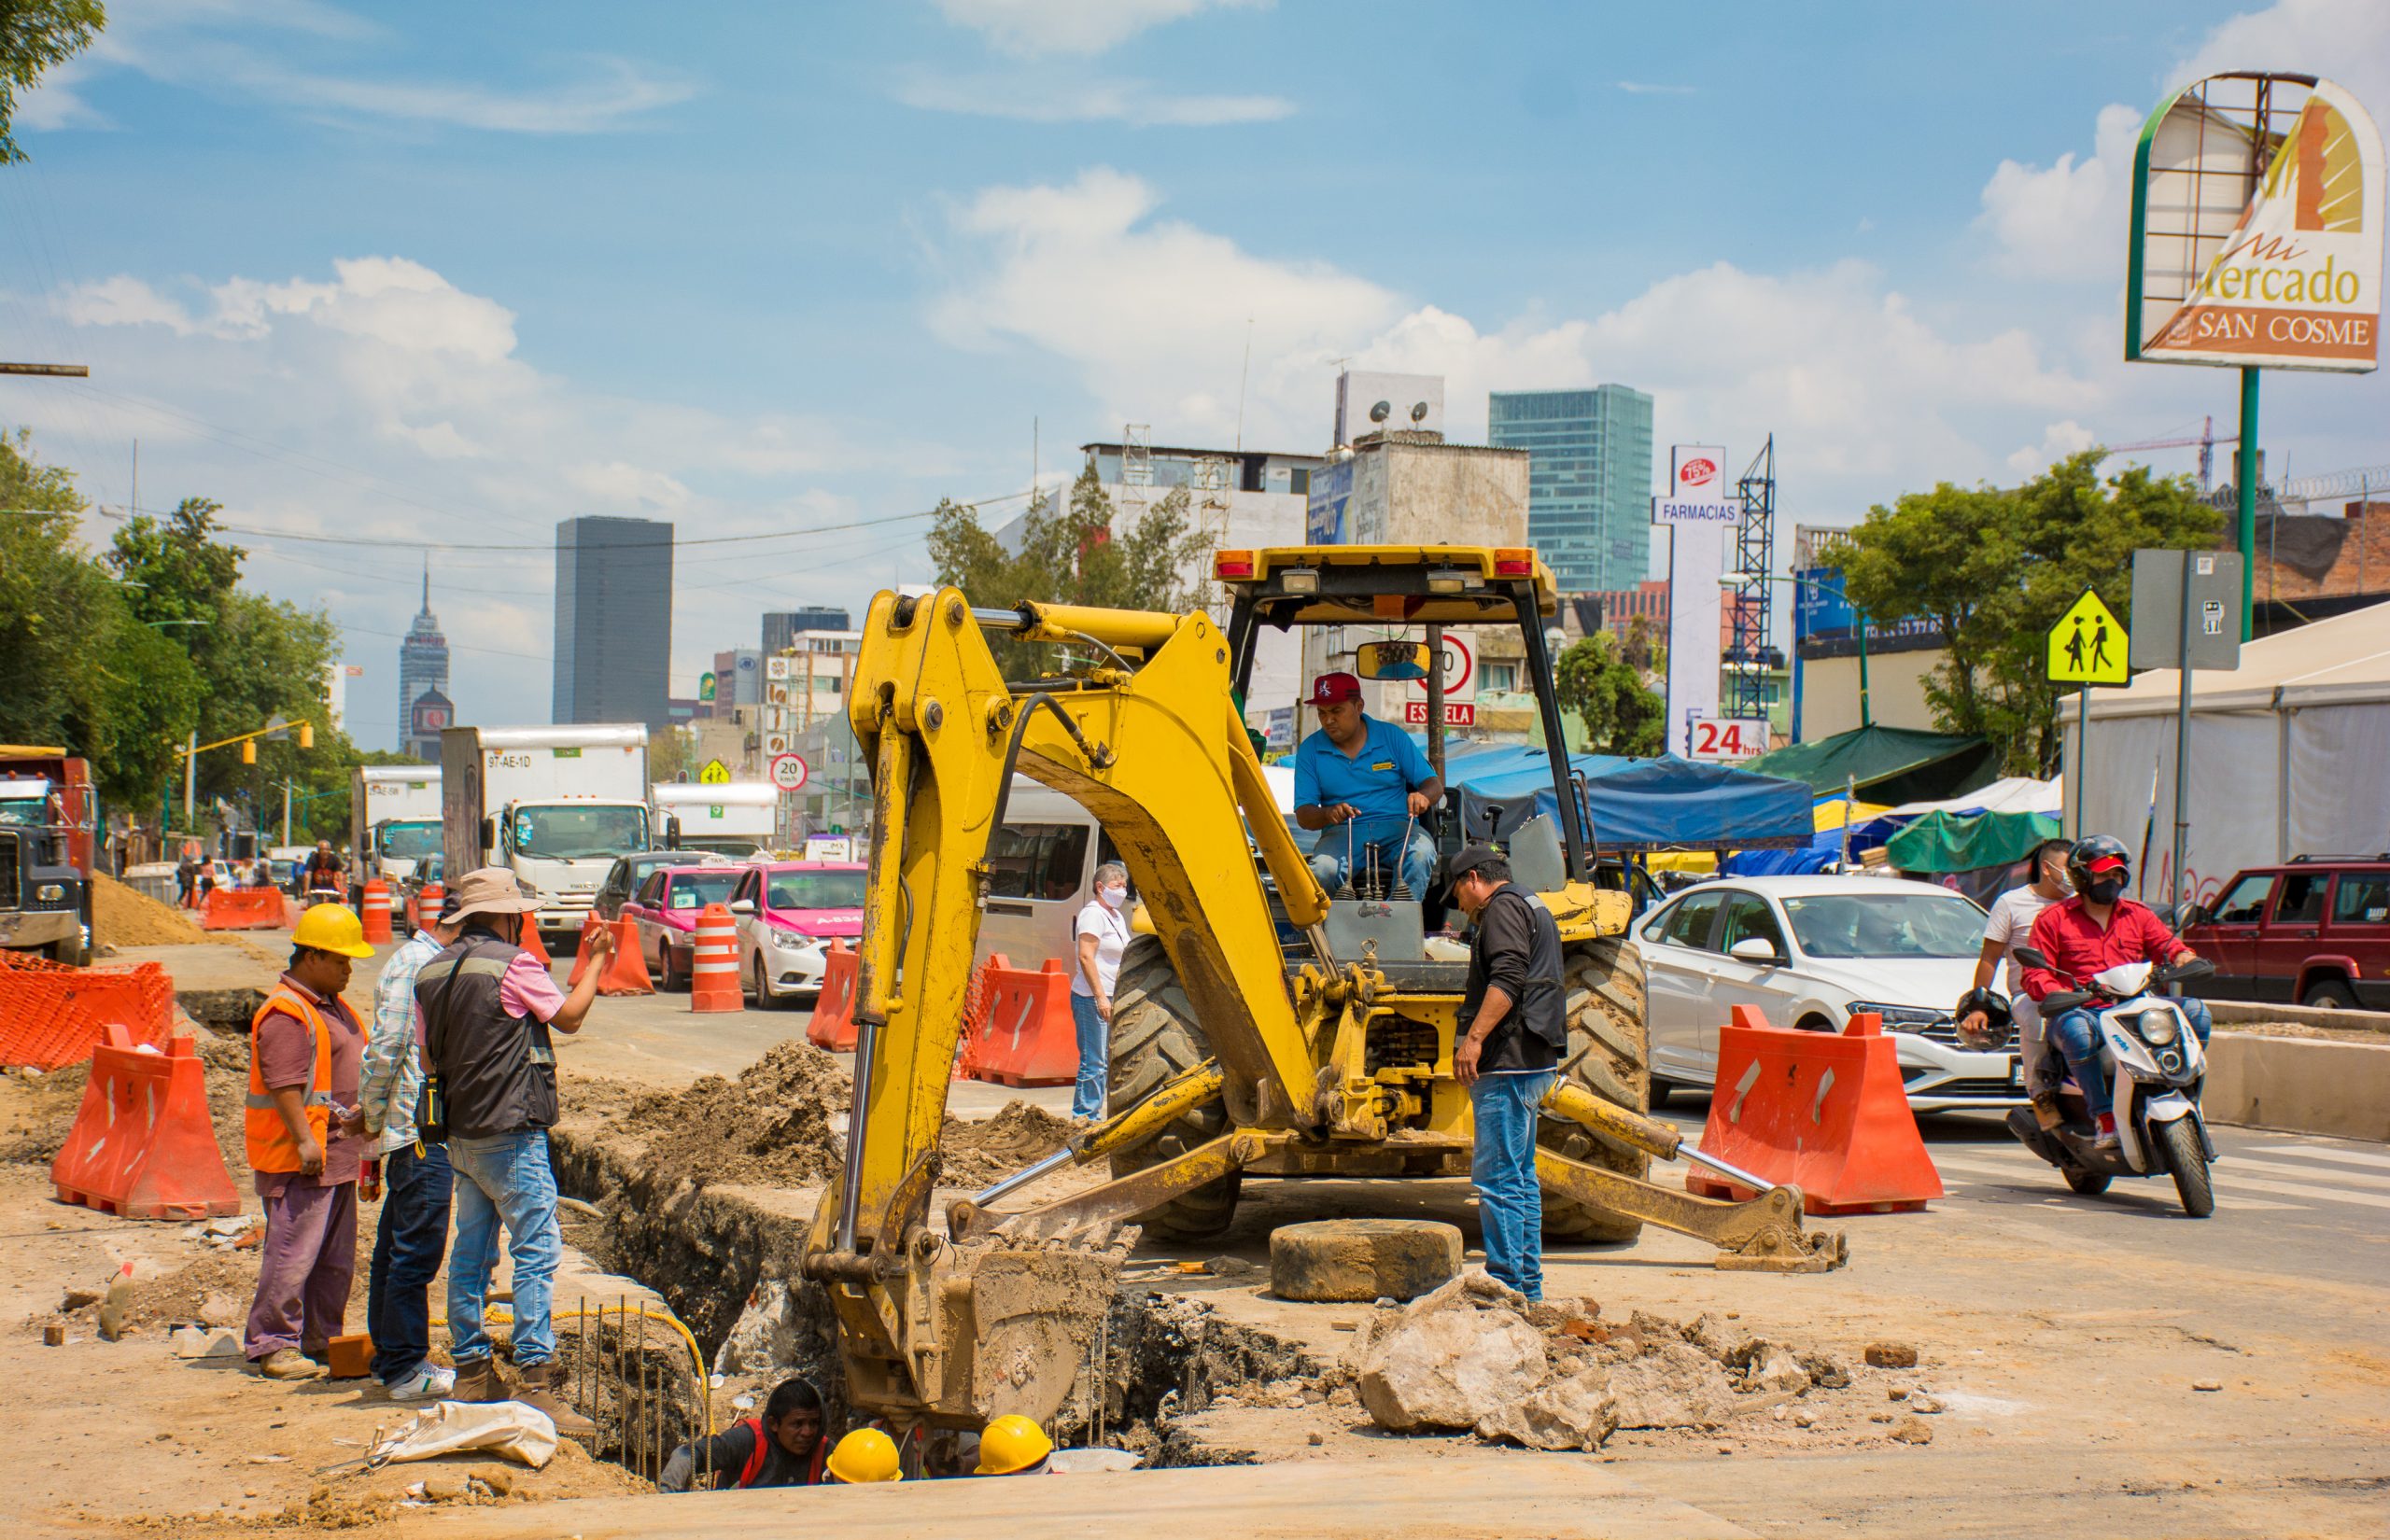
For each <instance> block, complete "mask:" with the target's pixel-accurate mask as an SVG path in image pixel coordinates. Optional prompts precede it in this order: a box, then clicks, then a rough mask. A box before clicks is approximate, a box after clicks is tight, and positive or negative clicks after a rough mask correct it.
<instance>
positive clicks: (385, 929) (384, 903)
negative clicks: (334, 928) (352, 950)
mask: <svg viewBox="0 0 2390 1540" xmlns="http://www.w3.org/2000/svg"><path fill="white" fill-rule="evenodd" d="M357 919H358V923H359V924H360V925H362V926H364V927H365V939H366V940H367V941H368V942H384V941H387V940H389V939H390V885H389V884H388V883H387V882H384V881H383V880H382V879H381V878H380V877H367V878H366V879H365V897H364V900H363V902H362V903H361V904H360V905H359V914H358V917H357Z"/></svg>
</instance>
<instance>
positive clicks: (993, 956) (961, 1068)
mask: <svg viewBox="0 0 2390 1540" xmlns="http://www.w3.org/2000/svg"><path fill="white" fill-rule="evenodd" d="M1011 966H1012V959H1010V958H1007V957H1005V955H1004V954H1003V953H1002V952H991V953H989V954H988V956H987V959H986V960H985V961H983V962H981V963H980V964H979V966H977V968H974V969H972V970H971V987H970V989H969V990H968V991H966V992H965V993H964V995H963V1032H962V1037H961V1040H960V1042H959V1043H957V1044H956V1047H955V1054H954V1074H953V1076H952V1078H954V1079H956V1080H977V1078H978V1076H979V1038H980V1035H981V1033H982V1032H983V1030H984V1029H986V1027H987V1025H988V1012H989V1010H990V1008H991V1007H992V1006H993V1005H994V1004H995V1002H996V994H995V978H994V974H995V971H996V970H997V969H999V968H1010V967H1011Z"/></svg>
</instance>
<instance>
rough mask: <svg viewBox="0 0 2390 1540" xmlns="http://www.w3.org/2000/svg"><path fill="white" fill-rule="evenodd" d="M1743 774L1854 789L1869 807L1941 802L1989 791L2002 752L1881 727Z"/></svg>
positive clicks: (1764, 761)
mask: <svg viewBox="0 0 2390 1540" xmlns="http://www.w3.org/2000/svg"><path fill="white" fill-rule="evenodd" d="M1743 768H1744V769H1746V770H1756V771H1758V772H1759V773H1760V774H1761V775H1763V776H1781V777H1784V778H1785V779H1787V780H1797V781H1805V782H1807V784H1808V786H1809V789H1810V790H1811V791H1817V792H1820V793H1827V792H1834V791H1842V790H1843V789H1844V788H1845V787H1847V786H1848V787H1854V788H1855V789H1856V790H1857V791H1858V792H1859V794H1860V795H1861V796H1862V797H1863V798H1864V799H1865V800H1866V801H1868V802H1879V803H1884V804H1886V805H1894V804H1899V803H1904V802H1940V801H1942V800H1943V799H1945V798H1947V797H1955V796H1958V795H1960V794H1961V793H1963V792H1967V791H1974V790H1975V789H1976V788H1977V787H1979V786H1989V785H1990V784H1991V783H1992V781H1993V780H1994V779H1995V778H1997V777H1998V776H1999V774H2000V765H1999V761H1998V755H1997V752H1996V751H1995V750H1994V749H1993V748H1992V746H1991V745H1990V744H1989V743H1986V742H1985V741H1984V740H1983V739H1981V738H1972V737H1961V736H1959V735H1956V734H1951V733H1924V732H1919V731H1918V730H1917V729H1915V728H1908V727H1886V726H1883V725H1882V724H1881V723H1878V724H1877V725H1875V726H1872V727H1854V728H1852V729H1851V730H1850V731H1849V732H1848V733H1836V734H1835V735H1834V736H1833V737H1830V738H1820V739H1818V740H1817V741H1816V742H1815V743H1796V744H1793V746H1792V747H1790V748H1787V749H1777V750H1776V751H1775V752H1774V753H1769V754H1762V755H1761V756H1760V757H1759V758H1757V759H1755V760H1752V761H1750V762H1749V763H1746V764H1745V765H1744V766H1743Z"/></svg>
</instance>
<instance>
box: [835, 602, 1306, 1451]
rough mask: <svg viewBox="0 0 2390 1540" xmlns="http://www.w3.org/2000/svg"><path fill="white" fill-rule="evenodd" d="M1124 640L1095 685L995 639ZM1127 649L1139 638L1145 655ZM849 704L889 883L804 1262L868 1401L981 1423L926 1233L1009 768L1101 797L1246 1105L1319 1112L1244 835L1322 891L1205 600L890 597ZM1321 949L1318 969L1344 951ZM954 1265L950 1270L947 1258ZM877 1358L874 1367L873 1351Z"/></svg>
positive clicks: (869, 909) (950, 1277)
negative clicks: (1139, 606)
mask: <svg viewBox="0 0 2390 1540" xmlns="http://www.w3.org/2000/svg"><path fill="white" fill-rule="evenodd" d="M991 629H995V630H1002V631H1005V632H1009V633H1011V634H1013V635H1017V636H1020V637H1027V638H1029V639H1033V640H1052V641H1070V642H1073V643H1076V644H1078V645H1080V646H1081V647H1082V648H1083V649H1085V648H1090V647H1091V648H1092V649H1093V650H1095V651H1103V652H1105V653H1108V654H1110V655H1111V658H1110V662H1111V664H1112V666H1102V667H1098V668H1096V669H1095V670H1094V671H1093V672H1092V673H1090V675H1088V676H1087V677H1085V678H1080V679H1041V680H1038V681H1036V682H1034V683H1033V684H1024V685H1018V686H1016V685H1011V684H1008V683H1006V681H1005V679H1004V678H1003V677H1002V674H1001V673H1000V671H999V669H998V667H997V665H996V661H995V658H994V655H993V653H992V652H991V651H990V649H989V646H988V642H987V638H986V635H985V633H986V631H988V630H991ZM1123 653H1134V654H1139V655H1141V656H1142V660H1143V661H1142V663H1141V664H1140V665H1138V666H1136V667H1135V668H1134V669H1132V668H1131V667H1129V666H1128V665H1127V663H1126V661H1125V660H1124V659H1123V658H1122V656H1121V654H1123ZM848 716H849V721H850V723H851V726H852V727H853V729H854V733H855V736H856V738H857V739H858V740H859V743H860V745H861V749H862V752H863V753H864V754H865V756H867V758H868V760H869V763H871V764H872V766H873V773H872V783H873V815H874V816H873V822H872V834H871V840H872V844H871V862H870V866H871V869H870V875H869V878H868V885H867V889H866V896H865V906H864V922H863V934H862V937H861V938H860V943H859V945H858V948H857V953H858V955H857V963H856V996H855V1007H854V1015H855V1022H856V1031H857V1040H856V1058H855V1082H854V1102H853V1108H852V1112H851V1118H850V1123H849V1133H848V1150H847V1164H846V1167H845V1169H844V1171H843V1173H842V1175H841V1176H840V1178H839V1179H838V1182H837V1186H836V1188H835V1189H834V1190H833V1191H832V1192H831V1193H829V1194H828V1195H826V1196H825V1197H824V1200H823V1202H822V1209H821V1211H820V1212H819V1213H818V1214H817V1216H816V1219H815V1222H814V1227H813V1231H812V1234H811V1238H810V1240H809V1244H808V1258H807V1271H808V1274H809V1275H810V1276H812V1277H815V1278H817V1279H819V1280H821V1281H824V1282H825V1283H828V1284H830V1285H831V1293H832V1298H833V1303H834V1305H835V1307H836V1308H837V1310H838V1312H839V1315H840V1318H841V1325H842V1327H843V1328H844V1329H845V1333H846V1341H847V1347H848V1351H849V1358H850V1369H851V1379H853V1380H854V1381H855V1383H854V1384H853V1386H852V1387H851V1388H852V1389H853V1391H854V1392H855V1393H856V1394H857V1398H858V1399H859V1400H863V1401H865V1402H866V1404H872V1405H875V1406H877V1407H879V1409H882V1410H887V1411H891V1412H895V1413H898V1414H899V1415H902V1414H904V1413H905V1412H906V1411H907V1410H908V1409H909V1410H911V1411H913V1412H915V1413H916V1414H918V1415H926V1416H939V1417H945V1418H949V1419H958V1420H962V1419H967V1418H968V1417H970V1416H972V1415H975V1414H977V1415H984V1414H986V1413H987V1411H988V1409H989V1403H988V1399H987V1396H986V1395H985V1394H984V1393H983V1392H984V1390H985V1387H984V1386H982V1387H980V1388H979V1390H977V1391H975V1390H974V1389H973V1388H972V1386H971V1385H970V1383H969V1381H970V1380H971V1379H973V1378H974V1374H973V1372H972V1371H971V1370H970V1369H968V1368H967V1367H965V1366H964V1365H963V1360H964V1359H965V1358H966V1357H968V1356H969V1355H971V1354H973V1353H974V1352H975V1351H976V1352H977V1355H978V1356H979V1357H980V1358H982V1359H984V1358H986V1356H987V1355H988V1351H989V1348H988V1343H987V1341H986V1340H985V1338H986V1337H987V1336H988V1328H989V1324H990V1323H988V1322H986V1321H985V1320H981V1321H979V1322H978V1323H977V1325H976V1326H975V1327H974V1328H973V1331H974V1336H975V1337H977V1338H979V1340H977V1342H976V1343H975V1342H974V1341H969V1340H954V1339H953V1338H955V1337H959V1336H961V1328H960V1326H959V1324H958V1323H960V1322H962V1321H963V1314H964V1312H963V1311H962V1310H961V1309H959V1308H958V1300H959V1297H960V1296H959V1295H958V1293H957V1291H967V1290H968V1289H969V1288H970V1286H971V1285H970V1283H969V1281H968V1280H967V1279H964V1278H963V1277H961V1276H960V1275H959V1274H957V1273H955V1272H953V1271H952V1270H951V1269H950V1266H949V1259H945V1258H944V1257H943V1253H944V1252H945V1251H947V1250H948V1249H949V1247H948V1243H947V1242H945V1241H942V1240H939V1239H935V1237H933V1236H931V1234H930V1232H929V1231H928V1229H927V1228H926V1225H925V1221H926V1219H927V1217H928V1211H929V1202H930V1191H931V1188H932V1186H933V1185H934V1183H935V1178H936V1158H937V1138H938V1133H939V1130H940V1128H941V1127H942V1126H943V1124H944V1120H945V1114H946V1098H947V1087H948V1085H949V1078H950V1076H951V1073H952V1071H953V1066H954V1060H955V1054H956V1049H957V1045H958V1041H959V1038H960V1034H961V1032H962V1029H963V1010H964V998H965V993H966V990H967V988H968V986H969V983H970V976H971V971H972V961H973V949H974V945H975V944H976V941H977V934H978V924H979V913H980V909H979V906H980V903H982V901H983V900H984V898H985V895H986V887H987V883H988V879H989V876H990V871H989V866H988V861H987V855H988V850H989V847H990V840H991V835H992V834H993V833H994V832H995V830H996V829H997V827H998V826H999V825H1000V824H1001V822H1002V809H1003V805H1004V800H1005V789H1006V788H1007V787H1008V786H1009V784H1010V781H1011V777H1012V775H1013V773H1014V772H1016V771H1018V772H1019V774H1022V775H1026V776H1028V777H1031V778H1033V779H1034V780H1037V781H1039V782H1042V783H1043V784H1045V785H1047V786H1049V787H1051V788H1053V789H1054V790H1056V791H1061V792H1063V793H1064V794H1066V795H1068V796H1070V797H1072V798H1073V799H1075V800H1076V801H1077V802H1078V803H1080V804H1081V805H1084V806H1085V807H1087V808H1088V809H1089V811H1090V812H1092V813H1093V814H1094V815H1095V816H1096V817H1097V818H1098V819H1100V820H1101V821H1102V823H1103V825H1104V831H1105V833H1107V834H1109V835H1110V836H1111V838H1112V840H1113V842H1114V843H1115V845H1117V846H1118V848H1119V851H1120V855H1121V859H1122V861H1124V862H1125V863H1126V865H1127V866H1128V868H1129V873H1130V875H1131V876H1132V879H1133V880H1134V881H1135V883H1136V885H1137V888H1138V889H1139V891H1140V892H1141V894H1143V895H1144V898H1145V901H1146V909H1147V913H1148V914H1149V915H1150V917H1151V918H1152V921H1153V925H1154V929H1155V931H1157V933H1158V934H1159V936H1160V940H1161V942H1162V945H1163V946H1164V947H1165V948H1166V949H1167V950H1168V952H1169V953H1170V956H1171V959H1172V961H1173V962H1174V964H1175V965H1176V967H1177V971H1178V976H1179V978H1180V980H1181V981H1182V982H1183V984H1184V987H1185V988H1186V990H1187V993H1188V997H1189V999H1190V1000H1191V1001H1192V1002H1193V1004H1194V1006H1195V1010H1196V1012H1197V1014H1198V1015H1199V1016H1200V1017H1201V1019H1202V1020H1203V1021H1204V1022H1205V1023H1206V1024H1207V1025H1208V1026H1209V1027H1210V1028H1211V1029H1212V1037H1213V1042H1214V1044H1215V1045H1216V1051H1217V1053H1218V1056H1219V1058H1220V1060H1221V1063H1222V1066H1223V1068H1224V1069H1225V1071H1227V1074H1226V1084H1227V1085H1230V1086H1231V1087H1242V1088H1244V1089H1240V1090H1235V1091H1232V1092H1231V1093H1230V1094H1231V1095H1232V1096H1234V1097H1236V1098H1237V1099H1240V1100H1244V1101H1248V1102H1250V1103H1251V1104H1250V1105H1244V1106H1239V1107H1235V1108H1234V1109H1233V1110H1235V1111H1236V1112H1237V1113H1238V1114H1239V1116H1240V1118H1243V1119H1247V1120H1249V1119H1251V1118H1252V1117H1253V1116H1255V1115H1257V1114H1258V1113H1260V1112H1262V1111H1264V1110H1265V1109H1266V1110H1267V1111H1269V1112H1272V1113H1276V1114H1277V1117H1278V1119H1279V1120H1280V1121H1281V1122H1282V1123H1284V1124H1286V1126H1291V1127H1301V1126H1303V1125H1304V1124H1305V1123H1306V1122H1307V1121H1308V1119H1309V1117H1310V1115H1311V1114H1310V1113H1309V1111H1308V1110H1309V1109H1310V1108H1312V1106H1313V1105H1314V1102H1315V1086H1314V1078H1315V1068H1314V1066H1315V1054H1314V1052H1313V1049H1312V1046H1311V1044H1310V1043H1308V1041H1307V1040H1306V1039H1305V1037H1304V1034H1303V1029H1302V1028H1301V1026H1300V1024H1299V1021H1298V1017H1297V1015H1296V1012H1295V1009H1294V1006H1293V1004H1292V1003H1291V1001H1289V999H1288V997H1287V993H1286V979H1285V973H1284V967H1283V964H1282V962H1281V958H1280V951H1279V945H1278V940H1277V932H1276V928H1275V925H1274V923H1273V921H1272V917H1271V913H1270V909H1269V904H1268V901H1267V898H1266V895H1265V894H1264V892H1263V890H1262V887H1261V884H1260V881H1259V879H1258V876H1257V875H1256V873H1255V870H1254V864H1253V859H1252V857H1251V855H1250V854H1249V853H1248V850H1247V846H1246V833H1247V830H1248V828H1249V829H1250V831H1251V833H1252V835H1253V837H1254V839H1255V842H1256V843H1257V844H1258V847H1259V849H1260V851H1261V855H1262V860H1263V862H1264V864H1265V865H1266V866H1267V867H1268V869H1269V870H1270V872H1271V874H1272V876H1273V877H1274V878H1275V879H1276V881H1277V884H1278V887H1279V891H1280V895H1281V897H1282V899H1283V901H1284V903H1285V904H1286V910H1287V913H1288V915H1289V917H1291V918H1292V919H1293V921H1294V923H1295V924H1296V925H1298V926H1300V927H1302V928H1304V929H1306V930H1309V931H1312V933H1313V934H1314V936H1315V938H1316V936H1317V929H1316V927H1317V924H1318V921H1319V920H1320V918H1321V917H1323V916H1324V915H1325V913H1326V908H1327V900H1326V895H1325V894H1324V893H1322V892H1321V891H1320V889H1319V887H1318V884H1317V882H1316V881H1315V879H1314V877H1313V876H1312V874H1311V870H1310V867H1309V865H1308V864H1307V863H1306V862H1305V861H1304V860H1303V859H1302V857H1301V856H1300V853H1299V852H1298V851H1297V850H1296V848H1295V846H1294V842H1293V840H1292V838H1291V837H1290V836H1289V835H1288V834H1287V833H1286V826H1285V824H1284V822H1283V821H1282V820H1281V819H1280V816H1279V813H1278V810H1277V806H1276V805H1275V803H1274V801H1273V800H1272V797H1271V796H1270V793H1269V789H1268V785H1267V783H1266V781H1265V780H1264V778H1263V777H1262V775H1261V769H1260V765H1259V763H1258V761H1257V760H1256V759H1255V758H1254V754H1253V749H1252V746H1251V744H1250V743H1249V741H1248V740H1247V738H1246V736H1245V734H1244V723H1243V722H1242V721H1240V720H1239V719H1238V716H1237V713H1236V710H1235V707H1234V704H1233V698H1232V696H1231V694H1230V670H1229V655H1228V645H1227V641H1226V639H1225V638H1224V637H1222V636H1221V634H1220V632H1219V628H1218V627H1217V626H1216V625H1215V624H1214V623H1212V621H1211V620H1210V618H1209V617H1208V616H1206V615H1204V614H1202V613H1201V612H1197V613H1193V614H1188V615H1185V616H1173V615H1160V614H1148V613H1143V612H1138V611H1131V610H1106V609H1075V608H1063V607H1047V606H1025V607H1023V608H1022V609H1020V610H1018V611H1014V610H985V609H982V610H976V611H975V610H974V609H972V608H971V606H970V604H969V602H968V600H966V599H965V598H964V596H963V595H962V594H961V593H960V592H958V591H956V590H953V589H948V590H944V591H942V592H940V593H938V594H936V595H933V596H931V597H928V598H918V597H900V596H898V595H893V594H887V593H883V594H881V595H879V596H878V597H877V598H875V599H874V600H873V601H872V606H871V609H870V612H869V615H868V616H867V618H866V619H865V623H864V629H863V641H862V647H861V651H860V652H859V654H858V656H857V659H856V665H855V673H854V679H853V687H852V693H851V695H850V697H849V700H848ZM1327 960H1329V959H1326V958H1325V957H1324V956H1323V961H1327ZM942 1267H945V1268H948V1270H945V1271H941V1268H942ZM859 1356H860V1357H861V1358H862V1359H865V1360H869V1361H870V1362H871V1363H872V1364H874V1365H877V1368H876V1369H874V1370H871V1371H869V1372H852V1371H856V1370H857V1359H858V1357H859Z"/></svg>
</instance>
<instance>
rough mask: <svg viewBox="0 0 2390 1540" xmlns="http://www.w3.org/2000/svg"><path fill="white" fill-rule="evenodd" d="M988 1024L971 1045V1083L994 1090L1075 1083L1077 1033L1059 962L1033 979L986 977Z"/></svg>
mask: <svg viewBox="0 0 2390 1540" xmlns="http://www.w3.org/2000/svg"><path fill="white" fill-rule="evenodd" d="M988 981H989V987H988V991H987V993H988V1018H987V1020H986V1021H985V1022H984V1023H982V1024H981V1026H980V1028H979V1031H978V1035H977V1037H976V1038H975V1039H974V1040H973V1041H974V1042H975V1043H977V1056H976V1057H977V1064H976V1066H975V1067H974V1068H973V1070H972V1071H971V1074H972V1078H973V1079H975V1080H987V1081H993V1082H995V1083H996V1084H997V1085H1070V1084H1071V1083H1072V1082H1073V1081H1075V1080H1076V1079H1077V1078H1078V1073H1079V1044H1078V1029H1077V1027H1076V1024H1075V1023H1074V1022H1073V1021H1072V1019H1071V975H1070V971H1069V969H1068V968H1067V967H1066V966H1065V965H1064V963H1063V962H1062V959H1060V958H1047V959H1046V966H1045V967H1043V968H1041V969H1039V970H1038V971H1037V972H1036V973H1025V972H1023V971H1021V970H1019V969H1017V968H1003V969H991V970H990V971H989V973H988Z"/></svg>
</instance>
